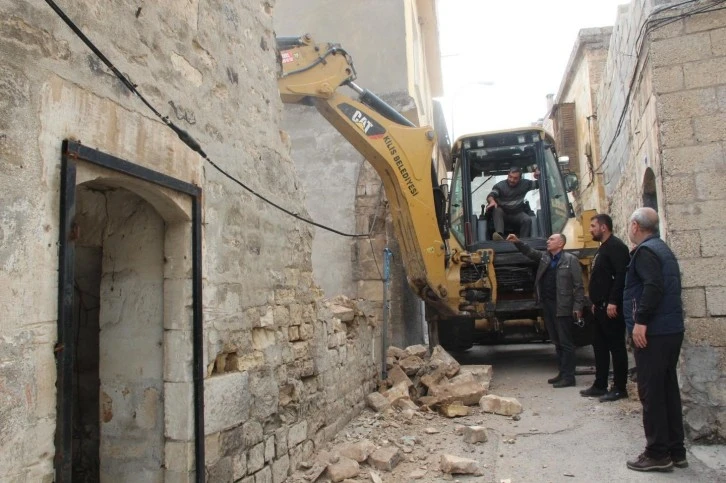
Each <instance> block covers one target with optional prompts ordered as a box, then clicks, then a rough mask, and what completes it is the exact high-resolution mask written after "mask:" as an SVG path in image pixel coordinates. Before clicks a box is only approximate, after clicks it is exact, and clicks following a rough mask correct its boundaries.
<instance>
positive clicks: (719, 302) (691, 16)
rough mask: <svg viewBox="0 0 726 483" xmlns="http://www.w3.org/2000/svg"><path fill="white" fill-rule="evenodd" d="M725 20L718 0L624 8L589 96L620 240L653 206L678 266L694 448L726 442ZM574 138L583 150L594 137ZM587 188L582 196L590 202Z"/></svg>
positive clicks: (601, 177)
mask: <svg viewBox="0 0 726 483" xmlns="http://www.w3.org/2000/svg"><path fill="white" fill-rule="evenodd" d="M725 12H726V10H723V9H722V8H719V5H717V4H716V3H715V2H710V1H694V2H685V3H683V2H676V1H654V0H634V1H632V2H631V3H630V4H626V5H622V6H621V7H620V8H619V11H618V18H617V22H616V24H615V26H614V27H613V29H612V35H611V38H610V42H609V48H608V54H607V59H606V61H605V65H604V68H603V70H602V81H601V83H600V84H598V85H597V86H596V88H597V91H595V90H591V92H590V93H589V96H585V97H590V98H591V99H596V114H597V124H598V126H599V145H596V146H595V147H596V150H597V151H599V153H598V156H599V162H598V163H593V164H594V174H595V180H596V181H595V182H596V184H597V183H598V182H600V181H601V182H602V189H604V194H605V198H606V200H607V204H606V205H605V206H603V207H602V208H603V211H606V212H608V213H610V214H611V215H612V217H613V220H614V223H615V230H616V234H617V235H618V236H620V237H622V238H623V239H624V240H627V233H626V229H627V224H628V218H629V216H630V214H631V213H632V212H633V210H635V209H636V208H638V207H641V206H649V207H652V208H654V209H656V210H658V212H659V214H660V216H661V226H660V234H661V237H662V238H664V239H665V241H666V242H667V243H668V245H669V246H670V247H671V248H672V249H673V250H674V252H675V254H676V256H677V257H678V260H679V263H680V267H681V274H682V281H683V301H684V305H685V311H686V334H685V341H684V345H683V349H682V351H681V361H680V366H679V368H680V369H679V370H680V381H681V384H682V393H683V404H684V420H685V424H686V429H687V434H688V436H689V438H690V439H691V440H692V441H698V442H723V441H725V440H726V426H725V423H726V394H724V392H723V388H724V387H726V371H724V367H726V349H725V347H726V285H725V282H724V278H723V276H722V273H723V271H724V266H723V265H724V263H723V257H722V256H721V248H722V247H723V239H724V238H723V237H724V235H725V234H726V233H725V232H724V230H723V228H721V224H720V223H719V219H720V213H722V212H723V211H724V209H726V194H724V193H726V191H724V190H723V183H722V181H723V178H724V174H723V171H724V170H723V168H724V166H726V151H725V149H724V146H725V144H724V143H725V141H726V132H725V131H724V129H723V126H724V125H725V124H724V121H726V101H725V99H726V77H725V76H724V72H726V47H724V46H726V41H725V40H726V13H725ZM581 42H582V39H581ZM583 75H584V72H583V70H582V69H579V70H578V69H574V70H571V71H568V72H567V74H566V78H565V80H564V81H563V89H561V91H560V93H561V95H562V96H563V97H562V99H563V100H564V101H565V102H569V99H575V98H574V97H571V98H569V97H567V96H568V94H567V93H568V92H572V91H573V87H572V86H575V85H578V79H581V78H582V76H583ZM579 85H580V87H581V88H582V89H583V91H584V90H585V89H586V88H587V83H582V82H579ZM557 102H560V101H559V100H558V101H557ZM574 102H575V103H578V101H577V100H574ZM577 110H578V111H579V108H578V109H577ZM583 116H584V113H580V114H577V120H576V122H577V124H578V125H584V124H585V123H586V118H584V117H583ZM578 131H580V134H579V135H578V139H579V142H578V145H579V146H582V145H583V144H584V142H585V140H586V139H588V138H586V137H584V136H583V135H582V133H581V130H578ZM580 159H581V160H582V157H581V156H580ZM582 168H583V165H582V163H580V170H582ZM587 168H588V169H590V168H589V167H587ZM580 174H581V178H584V179H587V177H588V173H587V172H586V173H584V175H583V173H582V172H581V173H580ZM584 184H585V186H584V187H582V188H584V190H583V191H581V193H580V198H581V199H586V198H588V194H587V191H586V189H587V187H588V183H584Z"/></svg>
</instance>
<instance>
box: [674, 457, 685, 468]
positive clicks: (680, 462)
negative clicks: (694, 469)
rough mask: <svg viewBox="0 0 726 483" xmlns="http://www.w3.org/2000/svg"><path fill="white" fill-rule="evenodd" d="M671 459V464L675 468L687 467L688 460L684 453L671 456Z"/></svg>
mask: <svg viewBox="0 0 726 483" xmlns="http://www.w3.org/2000/svg"><path fill="white" fill-rule="evenodd" d="M671 461H673V466H675V467H676V468H688V460H687V459H686V456H685V455H683V456H671Z"/></svg>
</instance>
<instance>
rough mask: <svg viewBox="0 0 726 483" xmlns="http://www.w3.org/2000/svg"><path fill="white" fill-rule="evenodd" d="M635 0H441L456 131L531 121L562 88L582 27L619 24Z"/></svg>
mask: <svg viewBox="0 0 726 483" xmlns="http://www.w3.org/2000/svg"><path fill="white" fill-rule="evenodd" d="M626 3H628V0H547V1H545V0H440V1H439V2H438V17H439V42H440V47H441V66H442V69H443V75H444V98H443V100H442V103H443V107H444V112H445V113H446V117H447V123H448V126H449V132H450V133H451V132H452V128H453V131H454V136H453V138H454V139H455V137H456V136H460V135H462V134H466V133H468V132H476V131H487V130H495V129H504V128H509V127H517V126H523V125H529V124H531V123H532V122H534V121H536V120H537V119H540V118H542V117H544V115H545V113H546V111H547V101H546V96H547V94H550V93H552V94H556V93H557V91H558V89H559V85H560V81H561V80H562V76H563V75H564V72H565V69H566V68H567V62H568V60H569V58H570V54H571V52H572V48H573V46H574V45H575V40H576V38H577V33H578V31H579V30H580V29H582V28H590V27H605V26H611V25H613V24H614V23H615V18H616V16H617V6H618V5H621V4H626Z"/></svg>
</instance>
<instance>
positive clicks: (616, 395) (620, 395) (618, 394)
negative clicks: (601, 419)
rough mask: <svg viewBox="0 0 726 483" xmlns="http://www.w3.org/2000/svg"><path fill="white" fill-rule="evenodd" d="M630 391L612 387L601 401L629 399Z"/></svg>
mask: <svg viewBox="0 0 726 483" xmlns="http://www.w3.org/2000/svg"><path fill="white" fill-rule="evenodd" d="M627 397H628V391H625V390H623V389H615V388H613V389H610V390H609V391H608V392H607V393H605V394H604V395H603V397H601V398H600V402H610V401H617V400H618V399H627Z"/></svg>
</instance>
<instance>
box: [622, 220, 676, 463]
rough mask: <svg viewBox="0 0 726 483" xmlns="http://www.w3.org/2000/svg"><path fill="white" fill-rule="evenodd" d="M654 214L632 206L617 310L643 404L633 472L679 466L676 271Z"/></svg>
mask: <svg viewBox="0 0 726 483" xmlns="http://www.w3.org/2000/svg"><path fill="white" fill-rule="evenodd" d="M658 224H659V220H658V213H656V211H655V210H653V209H652V208H638V209H637V210H635V211H634V212H633V215H632V216H631V217H630V223H629V225H628V236H629V237H630V241H632V242H633V244H635V248H634V249H633V250H632V251H631V252H630V265H628V271H627V273H626V275H625V290H624V292H623V309H624V315H625V325H626V328H627V331H628V333H629V334H631V335H632V338H633V344H634V345H635V348H634V350H633V353H634V356H635V364H636V370H637V376H638V396H639V397H640V402H641V403H642V405H643V429H644V430H645V439H646V446H645V451H644V452H643V453H642V454H641V455H639V456H638V457H637V458H635V459H634V460H631V461H628V462H627V466H628V468H630V469H631V470H636V471H671V469H672V468H673V466H676V467H678V468H685V467H686V466H688V460H686V449H685V446H684V445H683V413H682V407H681V394H680V390H679V388H678V375H677V373H676V365H677V364H678V357H679V355H680V352H681V343H682V342H683V332H684V331H685V326H684V324H683V304H682V302H681V272H680V269H679V267H678V261H677V260H676V257H675V255H673V252H672V251H671V249H670V248H668V245H666V244H665V242H663V240H661V239H660V238H659V237H658Z"/></svg>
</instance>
